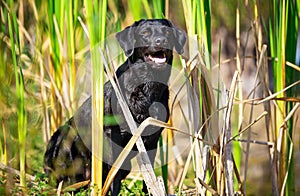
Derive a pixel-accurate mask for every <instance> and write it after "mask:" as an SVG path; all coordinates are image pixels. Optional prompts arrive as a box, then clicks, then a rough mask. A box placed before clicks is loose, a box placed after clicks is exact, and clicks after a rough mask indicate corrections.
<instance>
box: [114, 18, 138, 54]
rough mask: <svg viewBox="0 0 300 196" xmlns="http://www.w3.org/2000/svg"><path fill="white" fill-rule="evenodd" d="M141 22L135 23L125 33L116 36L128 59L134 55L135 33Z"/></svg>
mask: <svg viewBox="0 0 300 196" xmlns="http://www.w3.org/2000/svg"><path fill="white" fill-rule="evenodd" d="M141 21H142V20H140V21H137V22H135V23H133V24H132V25H131V26H128V27H126V28H125V29H124V30H123V31H120V32H118V33H117V34H116V38H117V40H118V42H119V44H120V46H121V48H122V49H123V50H124V53H125V55H126V56H127V57H130V56H131V55H132V54H133V51H134V42H135V40H134V32H135V28H136V27H137V26H138V24H139V23H140V22H141Z"/></svg>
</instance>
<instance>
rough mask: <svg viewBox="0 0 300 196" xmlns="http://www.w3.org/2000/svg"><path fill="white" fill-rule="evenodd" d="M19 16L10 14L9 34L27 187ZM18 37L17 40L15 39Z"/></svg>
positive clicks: (22, 180) (23, 176)
mask: <svg viewBox="0 0 300 196" xmlns="http://www.w3.org/2000/svg"><path fill="white" fill-rule="evenodd" d="M10 6H11V10H13V8H14V2H13V1H10ZM13 24H14V25H13ZM16 24H17V18H16V15H15V14H14V13H12V15H10V14H9V15H8V25H9V36H10V43H11V52H12V58H13V65H14V73H15V81H16V94H17V101H18V102H17V114H18V141H19V157H20V185H21V187H22V188H25V187H26V173H25V162H26V154H25V152H26V134H27V128H26V127H27V115H26V110H25V88H24V77H23V73H22V66H21V62H20V59H19V58H18V57H17V51H18V53H19V54H20V52H21V51H20V45H19V43H20V42H19V31H18V26H17V25H16ZM15 38H16V40H15Z"/></svg>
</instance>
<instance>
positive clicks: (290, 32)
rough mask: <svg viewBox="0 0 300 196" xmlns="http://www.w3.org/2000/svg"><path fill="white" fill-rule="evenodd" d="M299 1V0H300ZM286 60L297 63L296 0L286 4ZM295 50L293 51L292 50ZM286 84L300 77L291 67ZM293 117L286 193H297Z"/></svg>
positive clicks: (288, 108)
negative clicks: (292, 145)
mask: <svg viewBox="0 0 300 196" xmlns="http://www.w3.org/2000/svg"><path fill="white" fill-rule="evenodd" d="M298 3H299V1H298ZM286 10H287V14H286V20H287V24H286V25H287V26H286V46H285V47H286V48H285V50H286V61H289V62H291V63H294V64H296V51H297V40H298V28H299V27H298V13H299V10H298V8H297V5H296V2H295V1H291V0H290V1H287V5H286ZM291 51H293V52H291ZM286 76H287V77H286V85H290V84H292V83H294V82H296V81H297V80H299V79H300V77H299V74H298V73H297V72H295V70H294V69H293V68H291V67H286ZM298 90H299V88H292V89H289V90H288V91H287V92H286V95H287V97H297V95H298V92H299V91H298ZM294 106H295V103H293V102H287V103H286V112H287V113H289V112H290V111H291V110H292V109H293V107H294ZM293 122H294V121H293V118H291V119H290V120H289V121H288V134H289V136H288V137H287V146H286V147H287V149H286V163H287V169H288V178H287V185H286V195H295V172H294V149H293V147H291V144H292V143H293V135H294V134H293V132H294V131H295V130H294V127H293V124H294V123H293ZM290 151H291V152H292V155H291V157H290V158H291V159H290V163H289V153H290Z"/></svg>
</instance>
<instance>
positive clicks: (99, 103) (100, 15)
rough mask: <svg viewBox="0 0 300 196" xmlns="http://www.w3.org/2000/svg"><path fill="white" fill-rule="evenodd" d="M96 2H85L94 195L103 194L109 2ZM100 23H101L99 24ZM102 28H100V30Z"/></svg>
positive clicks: (105, 0)
mask: <svg viewBox="0 0 300 196" xmlns="http://www.w3.org/2000/svg"><path fill="white" fill-rule="evenodd" d="M97 2H98V1H95V3H94V4H93V2H92V1H88V0H85V1H84V5H85V8H86V14H87V24H88V30H89V38H90V52H91V60H92V108H93V113H92V177H91V180H92V185H94V186H95V187H94V189H93V193H92V194H93V195H97V194H98V193H100V194H102V183H103V182H102V167H103V166H102V157H103V143H104V142H103V126H104V124H103V123H104V100H103V97H104V66H103V62H102V61H101V58H100V55H99V50H98V47H101V46H102V45H101V42H102V43H103V41H104V37H105V32H106V10H107V0H104V1H101V2H100V5H99V4H98V3H97ZM97 21H99V22H97ZM99 27H100V28H99Z"/></svg>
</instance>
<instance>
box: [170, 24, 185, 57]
mask: <svg viewBox="0 0 300 196" xmlns="http://www.w3.org/2000/svg"><path fill="white" fill-rule="evenodd" d="M172 28H173V34H174V38H175V39H174V42H175V43H174V46H175V49H176V51H177V52H178V54H182V53H183V47H184V44H185V42H186V34H185V32H184V31H182V30H180V29H178V28H176V27H175V26H173V27H172Z"/></svg>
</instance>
